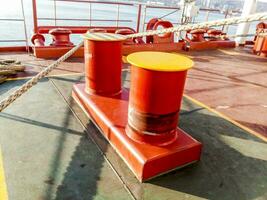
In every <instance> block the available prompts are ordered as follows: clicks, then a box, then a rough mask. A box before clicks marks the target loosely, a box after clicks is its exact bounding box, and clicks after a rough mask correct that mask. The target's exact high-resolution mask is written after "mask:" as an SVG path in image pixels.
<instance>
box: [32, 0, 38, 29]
mask: <svg viewBox="0 0 267 200" xmlns="http://www.w3.org/2000/svg"><path fill="white" fill-rule="evenodd" d="M32 13H33V14H32V16H33V32H34V33H37V32H38V21H37V8H36V0H32Z"/></svg>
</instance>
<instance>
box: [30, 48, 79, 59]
mask: <svg viewBox="0 0 267 200" xmlns="http://www.w3.org/2000/svg"><path fill="white" fill-rule="evenodd" d="M72 48H73V47H72V46H57V47H56V46H33V47H32V49H33V53H34V56H35V57H36V58H45V59H48V58H59V57H60V56H62V55H64V54H65V53H67V52H68V51H69V50H71V49H72ZM71 57H75V58H83V57H84V48H83V47H81V48H80V49H78V50H77V51H76V52H75V53H74V54H73V55H72V56H71Z"/></svg>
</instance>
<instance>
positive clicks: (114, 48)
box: [84, 33, 124, 96]
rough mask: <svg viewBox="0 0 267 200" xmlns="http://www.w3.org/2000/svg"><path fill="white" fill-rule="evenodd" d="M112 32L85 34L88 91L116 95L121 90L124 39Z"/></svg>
mask: <svg viewBox="0 0 267 200" xmlns="http://www.w3.org/2000/svg"><path fill="white" fill-rule="evenodd" d="M123 40H124V37H123V36H121V35H117V34H111V33H87V34H85V35H84V49H85V50H84V58H85V83H86V91H87V92H88V93H95V94H99V95H107V96H114V95H117V94H119V93H120V92H121V66H122V50H121V49H122V41H123Z"/></svg>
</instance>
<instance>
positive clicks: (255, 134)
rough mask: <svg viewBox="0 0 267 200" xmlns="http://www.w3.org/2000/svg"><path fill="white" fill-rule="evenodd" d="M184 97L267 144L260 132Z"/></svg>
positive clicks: (188, 97)
mask: <svg viewBox="0 0 267 200" xmlns="http://www.w3.org/2000/svg"><path fill="white" fill-rule="evenodd" d="M183 96H184V97H185V98H187V99H189V100H190V101H192V102H193V103H195V104H197V105H199V106H200V107H203V108H205V109H207V110H208V111H210V112H212V113H215V114H216V115H218V116H219V117H221V118H223V119H225V120H227V121H229V122H231V123H232V124H234V125H236V126H237V127H239V128H241V129H243V130H244V131H246V132H247V133H249V134H251V135H254V136H256V137H257V138H260V139H261V140H263V141H265V142H267V138H266V137H264V136H263V135H261V134H260V133H258V132H256V131H254V130H252V129H250V128H248V127H246V126H244V125H242V124H240V123H238V122H237V121H235V120H233V119H231V118H230V117H227V116H226V115H224V114H222V113H220V112H218V111H217V110H214V109H213V108H211V107H209V106H207V105H206V104H204V103H202V102H200V101H198V100H196V99H194V98H192V97H190V96H188V95H185V94H184V95H183Z"/></svg>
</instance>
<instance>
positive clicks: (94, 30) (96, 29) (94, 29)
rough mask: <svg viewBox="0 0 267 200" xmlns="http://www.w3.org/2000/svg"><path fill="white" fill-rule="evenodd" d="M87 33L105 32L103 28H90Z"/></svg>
mask: <svg viewBox="0 0 267 200" xmlns="http://www.w3.org/2000/svg"><path fill="white" fill-rule="evenodd" d="M87 33H107V30H106V29H104V28H92V29H89V30H88V31H87Z"/></svg>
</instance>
